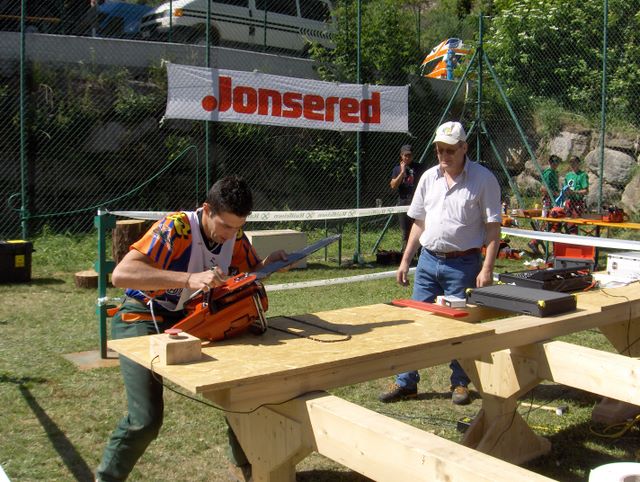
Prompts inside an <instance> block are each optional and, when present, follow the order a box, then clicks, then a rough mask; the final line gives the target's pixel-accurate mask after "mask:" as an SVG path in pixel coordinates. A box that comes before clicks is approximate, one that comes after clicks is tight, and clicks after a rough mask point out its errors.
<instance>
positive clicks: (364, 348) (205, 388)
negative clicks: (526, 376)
mask: <svg viewBox="0 0 640 482" xmlns="http://www.w3.org/2000/svg"><path fill="white" fill-rule="evenodd" d="M472 311H473V310H472ZM477 317H478V316H473V315H471V316H470V317H469V319H474V318H477ZM269 326H270V328H269V330H268V331H267V332H266V333H265V334H264V335H260V336H256V335H251V334H246V335H243V336H241V337H237V338H233V339H231V340H227V341H224V342H216V343H211V344H207V345H203V350H202V353H203V356H202V359H201V360H200V361H199V362H194V363H190V364H186V365H172V366H160V365H158V364H157V362H154V364H153V367H152V368H153V370H154V371H157V372H158V373H159V374H161V375H163V376H165V377H167V378H168V379H170V380H172V381H173V382H175V383H177V384H178V385H180V386H182V387H184V388H186V389H188V390H190V391H192V392H194V393H199V392H209V391H215V390H222V389H227V388H234V387H239V386H246V385H248V384H251V383H252V381H255V382H257V381H260V382H261V383H264V382H265V379H272V380H273V381H274V382H278V381H282V380H284V379H291V378H292V377H297V378H299V379H301V380H304V377H305V374H309V375H311V374H312V373H314V372H317V371H318V370H323V371H325V372H326V371H327V370H329V371H331V372H335V374H336V375H335V376H336V377H340V376H342V375H340V371H341V369H343V368H345V369H346V367H348V366H349V365H350V364H353V363H355V362H356V361H357V362H358V363H361V362H363V361H366V360H367V359H369V358H370V359H375V358H377V357H379V356H380V355H381V354H387V355H393V354H394V353H398V354H400V353H403V352H407V351H411V350H418V349H425V348H428V347H438V346H445V345H455V344H459V343H461V342H463V341H465V340H469V339H472V338H475V337H479V336H487V335H489V334H491V333H492V332H493V329H492V328H486V327H483V326H482V325H481V324H471V323H468V322H463V321H458V320H454V319H452V318H446V317H443V316H439V315H434V314H432V313H428V312H425V311H420V310H416V309H413V308H400V307H395V306H390V305H387V304H376V305H369V306H361V307H354V308H344V309H340V310H333V311H326V312H319V313H313V314H306V315H299V316H293V317H282V316H281V317H275V318H270V319H269ZM109 347H110V348H112V349H113V350H115V351H117V352H119V353H120V354H123V355H125V356H127V357H129V358H131V359H133V360H134V361H136V362H138V363H140V364H142V365H144V366H146V367H151V366H152V365H151V363H152V360H151V357H150V354H149V338H148V337H137V338H128V339H121V340H112V341H110V342H109ZM325 388H327V387H324V386H322V382H320V381H318V382H317V386H314V389H325Z"/></svg>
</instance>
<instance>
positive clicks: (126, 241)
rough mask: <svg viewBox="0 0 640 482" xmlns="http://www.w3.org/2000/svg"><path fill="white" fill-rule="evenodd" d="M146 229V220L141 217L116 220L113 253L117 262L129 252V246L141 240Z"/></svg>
mask: <svg viewBox="0 0 640 482" xmlns="http://www.w3.org/2000/svg"><path fill="white" fill-rule="evenodd" d="M146 230H147V225H146V222H145V221H142V220H140V219H124V220H121V221H116V227H115V228H114V230H113V245H112V247H111V254H112V256H113V260H114V261H115V262H116V264H118V263H119V262H120V261H121V260H122V258H124V256H125V254H127V253H128V252H129V246H131V244H133V243H135V242H136V241H137V240H139V239H140V238H141V237H142V235H143V234H144V233H145V231H146Z"/></svg>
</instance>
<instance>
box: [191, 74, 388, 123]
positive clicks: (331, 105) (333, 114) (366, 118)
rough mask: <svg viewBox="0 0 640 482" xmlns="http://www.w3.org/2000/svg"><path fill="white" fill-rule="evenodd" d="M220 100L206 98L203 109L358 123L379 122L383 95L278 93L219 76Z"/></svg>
mask: <svg viewBox="0 0 640 482" xmlns="http://www.w3.org/2000/svg"><path fill="white" fill-rule="evenodd" d="M218 97H219V98H218V99H216V97H215V96H213V95H207V96H205V97H203V99H202V108H203V109H204V110H206V111H207V112H213V111H214V110H216V109H217V110H218V112H226V111H228V110H229V109H233V111H234V112H237V113H238V114H258V115H264V116H271V117H285V118H291V119H297V118H300V117H304V118H305V119H309V120H314V121H323V122H334V121H335V120H336V119H339V120H340V121H341V122H345V123H352V124H357V123H358V122H362V123H366V124H379V123H380V92H372V93H371V98H370V99H363V100H362V101H360V100H358V99H355V98H353V97H327V98H325V97H322V96H321V95H314V94H301V93H299V92H284V93H282V92H279V91H277V90H273V89H260V88H259V89H257V90H256V89H254V88H253V87H249V86H245V85H238V86H235V87H234V86H233V85H232V79H231V77H226V76H222V75H221V76H220V77H219V80H218Z"/></svg>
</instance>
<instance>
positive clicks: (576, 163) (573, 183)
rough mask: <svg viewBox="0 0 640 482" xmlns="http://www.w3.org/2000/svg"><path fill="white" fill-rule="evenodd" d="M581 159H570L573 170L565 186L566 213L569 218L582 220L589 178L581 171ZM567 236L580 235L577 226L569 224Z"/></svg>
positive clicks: (575, 157)
mask: <svg viewBox="0 0 640 482" xmlns="http://www.w3.org/2000/svg"><path fill="white" fill-rule="evenodd" d="M580 164H581V161H580V158H579V157H578V156H572V157H571V158H569V167H570V168H571V170H570V171H569V172H567V174H566V175H565V177H564V183H563V186H567V191H566V193H565V204H564V207H565V212H566V215H567V217H568V218H580V217H582V215H583V214H584V212H585V207H586V202H585V201H586V197H587V194H588V193H589V176H588V175H587V173H586V172H584V171H583V170H581V169H580ZM566 230H567V234H578V226H577V225H576V224H567V226H566Z"/></svg>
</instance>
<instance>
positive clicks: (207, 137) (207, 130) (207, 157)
mask: <svg viewBox="0 0 640 482" xmlns="http://www.w3.org/2000/svg"><path fill="white" fill-rule="evenodd" d="M210 35H211V1H210V0H207V26H206V30H205V42H206V44H207V45H206V47H205V56H206V59H205V64H206V66H207V67H211V45H210V44H211V42H209V37H210ZM210 141H211V122H210V121H204V162H205V165H206V166H207V168H206V169H205V180H206V186H205V189H207V190H208V189H209V186H210V185H211V184H210V179H209V171H210V169H211V153H210V152H209V142H210Z"/></svg>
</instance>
